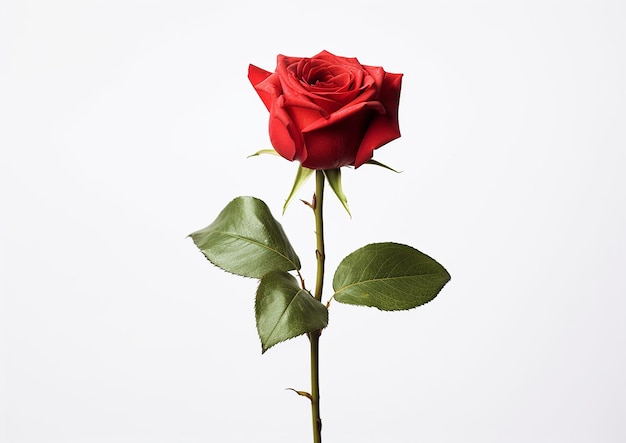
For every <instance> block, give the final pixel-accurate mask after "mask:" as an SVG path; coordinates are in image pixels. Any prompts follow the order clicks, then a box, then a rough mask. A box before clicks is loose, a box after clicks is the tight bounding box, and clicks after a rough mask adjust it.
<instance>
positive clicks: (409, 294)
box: [333, 243, 450, 311]
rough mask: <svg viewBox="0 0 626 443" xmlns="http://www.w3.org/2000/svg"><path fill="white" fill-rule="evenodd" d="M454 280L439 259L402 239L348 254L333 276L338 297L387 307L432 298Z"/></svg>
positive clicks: (409, 305) (405, 306)
mask: <svg viewBox="0 0 626 443" xmlns="http://www.w3.org/2000/svg"><path fill="white" fill-rule="evenodd" d="M449 280H450V274H448V271H446V270H445V269H444V267H443V266H441V265H440V264H439V263H437V262H436V261H435V260H433V259H432V258H430V257H429V256H427V255H426V254H423V253H421V252H420V251H418V250H417V249H414V248H412V247H410V246H406V245H402V244H398V243H374V244H370V245H367V246H364V247H362V248H361V249H357V250H356V251H354V252H353V253H352V254H350V255H348V256H347V257H346V258H344V259H343V260H342V261H341V263H340V264H339V266H338V267H337V271H336V272H335V276H334V278H333V289H334V290H335V295H334V298H335V300H337V301H338V302H341V303H347V304H352V305H361V306H372V307H375V308H378V309H381V310H383V311H397V310H405V309H411V308H415V307H417V306H419V305H422V304H424V303H427V302H429V301H431V300H432V299H433V298H435V297H436V296H437V294H438V293H439V291H441V289H442V288H443V287H444V285H445V284H446V283H447V282H448V281H449Z"/></svg>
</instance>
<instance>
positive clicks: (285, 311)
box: [254, 271, 328, 353]
mask: <svg viewBox="0 0 626 443" xmlns="http://www.w3.org/2000/svg"><path fill="white" fill-rule="evenodd" d="M254 310H255V314H256V326H257V331H258V333H259V338H260V339H261V352H262V353H265V351H267V350H268V349H269V348H271V347H272V346H274V345H276V344H278V343H280V342H283V341H285V340H289V339H290V338H294V337H297V336H299V335H302V334H306V333H307V332H313V331H317V330H318V329H323V328H325V327H326V326H327V325H328V309H326V306H324V305H323V304H322V303H321V302H319V301H318V300H316V299H315V298H314V297H313V296H312V295H311V294H310V293H309V292H308V291H307V290H306V289H301V288H300V286H299V285H298V281H297V280H296V278H295V277H294V276H293V275H291V274H289V273H287V272H282V271H272V272H269V273H268V274H266V275H264V276H263V277H262V278H261V281H260V282H259V287H258V289H257V292H256V300H255V307H254Z"/></svg>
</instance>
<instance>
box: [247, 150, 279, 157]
mask: <svg viewBox="0 0 626 443" xmlns="http://www.w3.org/2000/svg"><path fill="white" fill-rule="evenodd" d="M261 154H271V155H278V156H280V154H279V153H278V152H276V151H274V150H273V149H261V150H260V151H256V152H255V153H254V154H250V155H249V156H248V158H250V157H256V156H259V155H261Z"/></svg>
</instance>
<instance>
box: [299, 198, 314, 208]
mask: <svg viewBox="0 0 626 443" xmlns="http://www.w3.org/2000/svg"><path fill="white" fill-rule="evenodd" d="M300 201H301V202H302V203H304V204H305V205H307V206H308V207H309V208H311V209H313V210H315V208H314V207H313V204H312V203H309V202H308V201H306V200H302V199H300Z"/></svg>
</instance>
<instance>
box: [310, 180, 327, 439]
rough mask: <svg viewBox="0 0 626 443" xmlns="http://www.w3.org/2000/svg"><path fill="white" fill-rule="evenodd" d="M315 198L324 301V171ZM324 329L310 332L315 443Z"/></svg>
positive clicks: (318, 280) (318, 428)
mask: <svg viewBox="0 0 626 443" xmlns="http://www.w3.org/2000/svg"><path fill="white" fill-rule="evenodd" d="M315 173H316V175H315V198H314V204H313V211H314V213H315V235H316V238H317V249H316V251H315V255H316V257H317V277H316V279H315V294H314V296H315V298H316V300H319V301H320V302H321V301H322V289H323V286H324V260H325V252H324V218H323V212H322V208H323V203H324V181H325V176H324V171H319V170H318V171H315ZM321 334H322V331H321V330H319V331H313V332H311V333H310V334H309V339H310V342H311V417H312V419H313V443H321V442H322V419H321V418H320V385H319V340H320V335H321Z"/></svg>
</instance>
